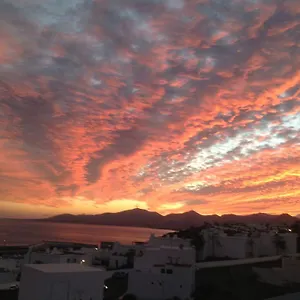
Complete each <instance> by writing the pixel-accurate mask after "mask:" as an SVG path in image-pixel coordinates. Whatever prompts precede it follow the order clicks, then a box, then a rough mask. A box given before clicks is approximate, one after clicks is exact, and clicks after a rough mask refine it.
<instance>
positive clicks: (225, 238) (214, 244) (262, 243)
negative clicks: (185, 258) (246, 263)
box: [197, 226, 297, 260]
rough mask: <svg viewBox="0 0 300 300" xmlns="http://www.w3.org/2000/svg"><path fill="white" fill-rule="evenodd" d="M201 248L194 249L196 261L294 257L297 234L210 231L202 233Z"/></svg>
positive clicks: (230, 228)
mask: <svg viewBox="0 0 300 300" xmlns="http://www.w3.org/2000/svg"><path fill="white" fill-rule="evenodd" d="M201 236H202V238H203V246H202V248H201V249H197V258H198V260H206V259H208V258H210V259H213V258H231V259H243V258H247V257H262V256H274V255H281V254H295V253H296V252H297V234H296V233H291V232H289V231H286V232H278V231H275V230H270V231H267V230H257V229H253V227H245V226H243V227H242V229H241V228H240V227H238V228H236V227H229V228H228V227H227V228H226V227H224V226H222V227H221V226H220V227H211V228H207V229H203V230H202V231H201Z"/></svg>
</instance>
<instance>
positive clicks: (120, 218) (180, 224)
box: [40, 208, 299, 230]
mask: <svg viewBox="0 0 300 300" xmlns="http://www.w3.org/2000/svg"><path fill="white" fill-rule="evenodd" d="M297 220H298V221H299V219H298V218H297V217H293V216H291V215H289V214H281V215H270V214H264V213H257V214H251V215H234V214H227V215H222V216H219V215H201V214H199V213H197V212H195V211H193V210H192V211H188V212H185V213H178V214H169V215H166V216H163V215H161V214H159V213H157V212H152V211H147V210H144V209H139V208H135V209H131V210H125V211H121V212H118V213H103V214H97V215H72V214H62V215H57V216H54V217H50V218H47V219H41V220H40V221H50V222H61V223H78V224H97V225H115V226H134V227H148V228H161V229H172V230H173V229H174V230H176V229H185V228H188V227H191V226H201V225H203V224H204V223H205V222H207V223H215V222H218V223H220V224H222V223H245V224H251V223H252V224H253V223H255V224H258V223H269V224H283V223H286V224H292V223H294V222H296V221H297Z"/></svg>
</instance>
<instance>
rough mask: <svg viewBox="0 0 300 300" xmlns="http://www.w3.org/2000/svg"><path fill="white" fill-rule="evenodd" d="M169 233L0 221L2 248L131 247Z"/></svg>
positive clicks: (126, 228) (150, 230) (98, 226)
mask: <svg viewBox="0 0 300 300" xmlns="http://www.w3.org/2000/svg"><path fill="white" fill-rule="evenodd" d="M167 232H170V230H162V229H152V228H138V227H119V226H102V225H83V224H70V223H52V222H39V221H28V220H11V219H0V246H2V245H7V246H9V245H30V244H35V243H39V242H41V241H62V242H77V243H86V244H95V245H98V244H99V243H100V242H101V241H118V242H120V243H124V244H131V243H132V242H144V241H146V240H148V238H149V236H150V234H151V233H154V234H155V235H158V236H159V235H163V234H165V233H167Z"/></svg>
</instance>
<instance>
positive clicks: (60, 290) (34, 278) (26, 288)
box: [19, 264, 107, 300]
mask: <svg viewBox="0 0 300 300" xmlns="http://www.w3.org/2000/svg"><path fill="white" fill-rule="evenodd" d="M106 276H107V274H106V272H105V271H104V270H103V269H100V268H92V267H88V266H84V265H80V264H43V265H38V264H34V265H24V267H23V274H22V278H21V283H20V291H19V300H69V299H72V300H102V299H103V285H104V280H105V278H106Z"/></svg>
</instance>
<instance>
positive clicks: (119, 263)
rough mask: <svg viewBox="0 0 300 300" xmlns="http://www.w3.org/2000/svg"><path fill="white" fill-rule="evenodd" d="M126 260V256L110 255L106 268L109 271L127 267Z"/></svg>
mask: <svg viewBox="0 0 300 300" xmlns="http://www.w3.org/2000/svg"><path fill="white" fill-rule="evenodd" d="M127 262H128V259H127V257H126V256H120V255H112V256H111V257H110V259H109V264H108V267H109V268H111V269H118V268H122V267H124V266H126V265H127Z"/></svg>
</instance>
